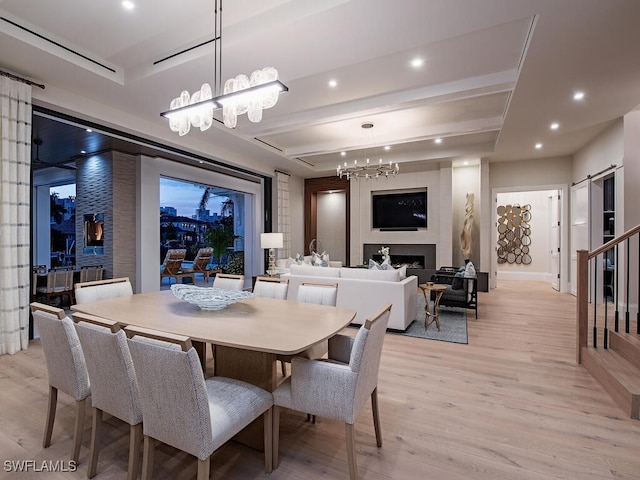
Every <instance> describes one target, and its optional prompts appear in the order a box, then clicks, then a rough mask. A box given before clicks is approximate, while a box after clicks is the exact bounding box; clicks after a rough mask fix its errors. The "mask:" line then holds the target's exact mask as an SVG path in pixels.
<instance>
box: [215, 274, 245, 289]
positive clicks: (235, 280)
mask: <svg viewBox="0 0 640 480" xmlns="http://www.w3.org/2000/svg"><path fill="white" fill-rule="evenodd" d="M213 286H214V287H215V288H222V289H223V290H242V289H243V288H244V275H232V274H230V273H218V274H216V276H215V278H214V279H213Z"/></svg>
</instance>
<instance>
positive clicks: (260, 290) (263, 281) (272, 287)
mask: <svg viewBox="0 0 640 480" xmlns="http://www.w3.org/2000/svg"><path fill="white" fill-rule="evenodd" d="M288 290H289V279H288V278H276V277H258V278H256V284H255V285H254V286H253V294H254V295H255V296H256V297H267V298H279V299H281V300H286V298H287V291H288Z"/></svg>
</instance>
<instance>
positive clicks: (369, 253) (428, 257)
mask: <svg viewBox="0 0 640 480" xmlns="http://www.w3.org/2000/svg"><path fill="white" fill-rule="evenodd" d="M383 246H385V247H389V256H390V257H391V264H392V265H393V266H394V267H395V268H398V267H401V266H403V265H407V275H416V276H417V277H418V282H419V283H426V282H428V281H430V280H431V275H433V274H434V273H436V245H435V244H427V243H397V244H389V243H386V244H384V245H383V244H381V243H365V244H364V245H362V256H363V263H364V264H368V263H369V259H370V258H372V259H374V260H375V261H377V262H381V261H382V255H381V254H380V253H379V250H380V248H382V247H383Z"/></svg>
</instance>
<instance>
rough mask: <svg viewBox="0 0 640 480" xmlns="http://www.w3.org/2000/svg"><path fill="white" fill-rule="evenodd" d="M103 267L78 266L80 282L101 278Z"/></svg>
mask: <svg viewBox="0 0 640 480" xmlns="http://www.w3.org/2000/svg"><path fill="white" fill-rule="evenodd" d="M103 273H104V268H103V267H102V265H92V266H83V267H80V283H85V282H95V281H99V280H102V275H103Z"/></svg>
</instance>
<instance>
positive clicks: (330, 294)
mask: <svg viewBox="0 0 640 480" xmlns="http://www.w3.org/2000/svg"><path fill="white" fill-rule="evenodd" d="M337 298H338V284H337V283H314V282H302V283H301V284H300V286H299V287H298V295H297V297H296V300H297V301H298V302H303V303H315V304H317V305H329V306H332V307H335V306H336V299H337ZM327 350H328V346H327V341H326V340H324V341H322V342H319V343H316V344H315V345H312V346H311V347H309V348H307V349H306V350H305V351H304V352H300V353H298V354H296V355H278V356H277V359H278V360H280V365H281V368H282V376H283V377H285V376H286V375H287V367H286V364H287V363H291V359H292V358H293V357H294V356H300V357H304V358H310V359H314V358H320V357H322V356H323V355H324V354H325V353H327Z"/></svg>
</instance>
